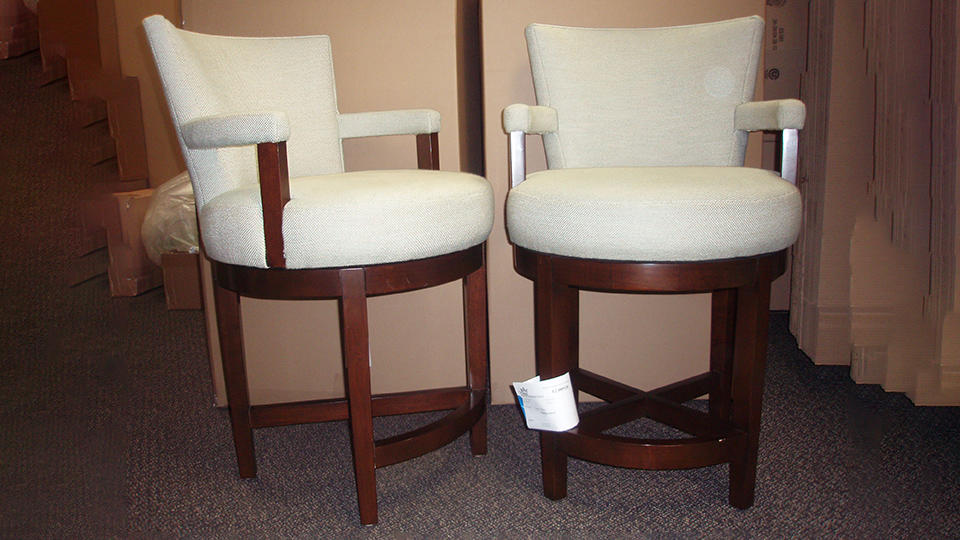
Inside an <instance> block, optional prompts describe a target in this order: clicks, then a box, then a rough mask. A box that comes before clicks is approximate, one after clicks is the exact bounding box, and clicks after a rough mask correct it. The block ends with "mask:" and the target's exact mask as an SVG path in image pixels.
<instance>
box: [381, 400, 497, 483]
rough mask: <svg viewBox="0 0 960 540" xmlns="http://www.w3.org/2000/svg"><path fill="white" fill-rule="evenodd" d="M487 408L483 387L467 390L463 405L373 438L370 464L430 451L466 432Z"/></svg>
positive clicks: (403, 459) (393, 460)
mask: <svg viewBox="0 0 960 540" xmlns="http://www.w3.org/2000/svg"><path fill="white" fill-rule="evenodd" d="M486 407H487V395H486V391H485V390H474V391H472V392H470V396H469V398H468V399H467V400H466V401H465V402H464V404H463V405H461V406H459V407H457V408H456V409H454V410H453V411H451V412H450V413H448V414H447V415H446V416H444V417H443V418H441V419H439V420H436V421H435V422H431V423H429V424H427V425H425V426H422V427H420V428H417V429H415V430H413V431H409V432H407V433H402V434H400V435H396V436H393V437H388V438H386V439H381V440H379V441H376V443H375V444H376V449H375V450H374V463H375V466H376V467H378V468H379V467H385V466H387V465H393V464H394V463H400V462H401V461H406V460H408V459H413V458H415V457H417V456H422V455H423V454H426V453H428V452H432V451H433V450H436V449H437V448H440V447H441V446H445V445H447V444H449V443H450V442H452V441H453V440H454V439H456V438H457V437H459V436H460V435H462V434H463V433H465V432H466V431H468V430H469V429H470V428H471V427H473V425H474V424H476V423H477V421H478V420H480V418H481V417H483V413H484V412H485V411H486Z"/></svg>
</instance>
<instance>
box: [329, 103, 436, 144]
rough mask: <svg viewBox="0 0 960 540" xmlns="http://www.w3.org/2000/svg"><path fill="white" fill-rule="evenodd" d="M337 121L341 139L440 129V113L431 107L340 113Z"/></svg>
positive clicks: (417, 133) (407, 133)
mask: <svg viewBox="0 0 960 540" xmlns="http://www.w3.org/2000/svg"><path fill="white" fill-rule="evenodd" d="M338 121H339V123H340V138H341V139H351V138H354V137H379V136H382V135H423V134H426V133H437V132H439V131H440V113H439V112H437V111H435V110H433V109H403V110H396V111H374V112H360V113H341V114H340V115H339V116H338Z"/></svg>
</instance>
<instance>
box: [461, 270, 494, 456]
mask: <svg viewBox="0 0 960 540" xmlns="http://www.w3.org/2000/svg"><path fill="white" fill-rule="evenodd" d="M463 317H464V322H463V325H464V326H463V327H464V337H465V341H466V343H465V345H466V358H467V386H468V387H470V389H471V390H478V389H486V387H487V370H488V366H489V363H490V353H489V349H488V347H489V334H488V329H487V328H488V327H487V266H486V262H484V263H483V265H482V266H481V267H480V268H479V269H477V270H476V271H474V272H473V273H472V274H470V275H468V276H467V277H465V278H464V279H463ZM470 451H471V453H472V454H473V455H475V456H482V455H484V454H486V453H487V413H486V410H484V412H483V416H481V417H480V419H479V420H477V423H475V424H474V425H473V427H471V428H470Z"/></svg>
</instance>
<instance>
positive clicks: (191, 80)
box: [143, 15, 343, 209]
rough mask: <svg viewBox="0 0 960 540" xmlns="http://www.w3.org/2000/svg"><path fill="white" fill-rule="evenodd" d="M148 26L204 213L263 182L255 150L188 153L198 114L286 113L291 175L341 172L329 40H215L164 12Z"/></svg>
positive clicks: (311, 38) (146, 22)
mask: <svg viewBox="0 0 960 540" xmlns="http://www.w3.org/2000/svg"><path fill="white" fill-rule="evenodd" d="M143 25H144V28H145V29H146V32H147V40H148V41H149V43H150V47H151V49H152V50H153V56H154V58H155V59H156V62H157V68H158V70H159V72H160V78H161V80H162V82H163V89H164V93H165V94H166V96H167V103H168V105H169V106H170V112H171V115H172V117H173V123H174V126H175V127H176V130H177V138H178V139H179V141H180V148H181V149H182V151H183V156H184V159H185V160H186V162H187V169H188V170H189V172H190V177H191V180H192V181H193V188H194V192H195V194H196V199H197V208H198V209H200V208H203V206H204V205H205V204H206V203H207V201H210V200H211V199H213V198H214V197H216V196H217V195H220V194H221V193H224V192H227V191H230V190H232V189H235V188H237V187H240V186H247V185H256V183H257V181H258V176H257V157H256V148H255V147H254V146H244V147H232V148H222V149H213V150H191V149H189V148H186V146H185V145H184V141H183V135H182V126H183V125H184V124H185V123H187V122H189V121H191V120H195V119H197V118H200V117H204V116H209V115H218V114H232V113H257V112H270V111H281V112H284V113H286V115H287V118H288V120H289V124H290V138H289V140H288V141H287V156H288V159H287V161H288V163H289V170H290V176H292V177H296V176H305V175H315V174H327V173H335V172H343V158H342V152H341V147H340V137H339V133H338V127H337V98H336V90H335V87H334V79H333V59H332V56H331V50H330V38H329V37H328V36H305V37H283V38H243V37H225V36H213V35H207V34H198V33H195V32H188V31H186V30H180V29H178V28H176V27H174V26H173V25H172V24H170V22H169V21H167V20H166V19H164V18H163V17H161V16H159V15H154V16H152V17H148V18H147V19H145V20H144V22H143Z"/></svg>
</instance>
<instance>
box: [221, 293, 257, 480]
mask: <svg viewBox="0 0 960 540" xmlns="http://www.w3.org/2000/svg"><path fill="white" fill-rule="evenodd" d="M214 304H215V306H216V311H217V333H218V335H219V337H220V359H221V362H222V363H223V378H224V382H225V384H226V390H227V402H228V405H229V408H230V425H231V427H232V429H233V444H234V447H235V448H236V452H237V466H238V468H239V470H240V476H241V477H242V478H253V477H255V476H256V475H257V462H256V457H255V455H254V451H253V428H252V427H251V425H250V395H249V389H248V388H247V370H246V365H245V362H244V358H243V326H242V324H241V320H240V295H238V294H237V293H235V292H233V291H230V290H227V289H224V288H223V287H220V286H219V285H217V286H215V287H214Z"/></svg>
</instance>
